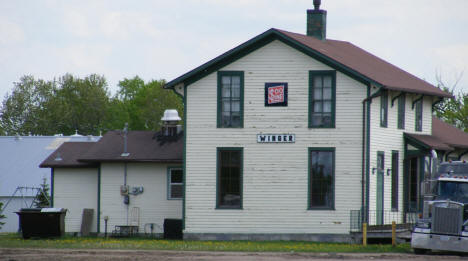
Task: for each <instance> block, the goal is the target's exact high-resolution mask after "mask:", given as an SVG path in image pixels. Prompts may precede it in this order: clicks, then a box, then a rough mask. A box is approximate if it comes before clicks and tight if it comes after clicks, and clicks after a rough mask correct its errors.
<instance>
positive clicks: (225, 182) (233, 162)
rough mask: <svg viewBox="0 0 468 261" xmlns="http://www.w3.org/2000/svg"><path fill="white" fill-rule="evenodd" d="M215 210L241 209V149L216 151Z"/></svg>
mask: <svg viewBox="0 0 468 261" xmlns="http://www.w3.org/2000/svg"><path fill="white" fill-rule="evenodd" d="M217 161H218V162H217V181H216V182H217V189H216V194H217V195H216V208H229V209H240V208H242V168H243V162H242V161H243V149H242V148H218V149H217Z"/></svg>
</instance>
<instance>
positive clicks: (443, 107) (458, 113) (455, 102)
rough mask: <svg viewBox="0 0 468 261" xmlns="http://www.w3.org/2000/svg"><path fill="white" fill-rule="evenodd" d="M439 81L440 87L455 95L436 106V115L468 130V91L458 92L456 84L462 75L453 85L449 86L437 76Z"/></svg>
mask: <svg viewBox="0 0 468 261" xmlns="http://www.w3.org/2000/svg"><path fill="white" fill-rule="evenodd" d="M436 78H437V81H438V87H439V88H440V89H442V90H444V91H446V92H448V93H450V94H452V96H453V97H454V98H453V99H444V100H442V101H441V102H440V103H438V104H437V105H436V106H435V113H436V116H437V117H438V118H440V119H442V120H443V121H445V122H447V123H449V124H451V125H453V126H455V127H457V128H459V129H461V130H463V131H465V132H468V92H463V91H458V92H456V86H457V83H458V82H459V80H460V79H461V75H460V76H459V78H458V79H457V81H456V82H455V84H453V85H452V87H448V86H447V85H446V84H445V83H444V82H443V81H442V78H441V77H440V75H439V76H437V77H436Z"/></svg>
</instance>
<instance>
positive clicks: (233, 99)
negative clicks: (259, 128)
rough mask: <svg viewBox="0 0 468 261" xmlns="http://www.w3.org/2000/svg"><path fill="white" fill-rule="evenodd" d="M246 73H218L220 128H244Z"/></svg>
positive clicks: (218, 124)
mask: <svg viewBox="0 0 468 261" xmlns="http://www.w3.org/2000/svg"><path fill="white" fill-rule="evenodd" d="M243 117H244V72H242V71H219V72H218V123H217V126H218V128H242V127H243Z"/></svg>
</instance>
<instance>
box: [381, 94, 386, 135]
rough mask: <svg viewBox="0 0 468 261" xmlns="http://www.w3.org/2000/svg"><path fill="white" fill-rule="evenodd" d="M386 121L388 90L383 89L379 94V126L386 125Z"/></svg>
mask: <svg viewBox="0 0 468 261" xmlns="http://www.w3.org/2000/svg"><path fill="white" fill-rule="evenodd" d="M387 121H388V92H387V91H383V92H382V96H380V127H387Z"/></svg>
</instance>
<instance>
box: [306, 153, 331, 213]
mask: <svg viewBox="0 0 468 261" xmlns="http://www.w3.org/2000/svg"><path fill="white" fill-rule="evenodd" d="M308 207H309V209H334V208H335V148H309V206H308Z"/></svg>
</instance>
